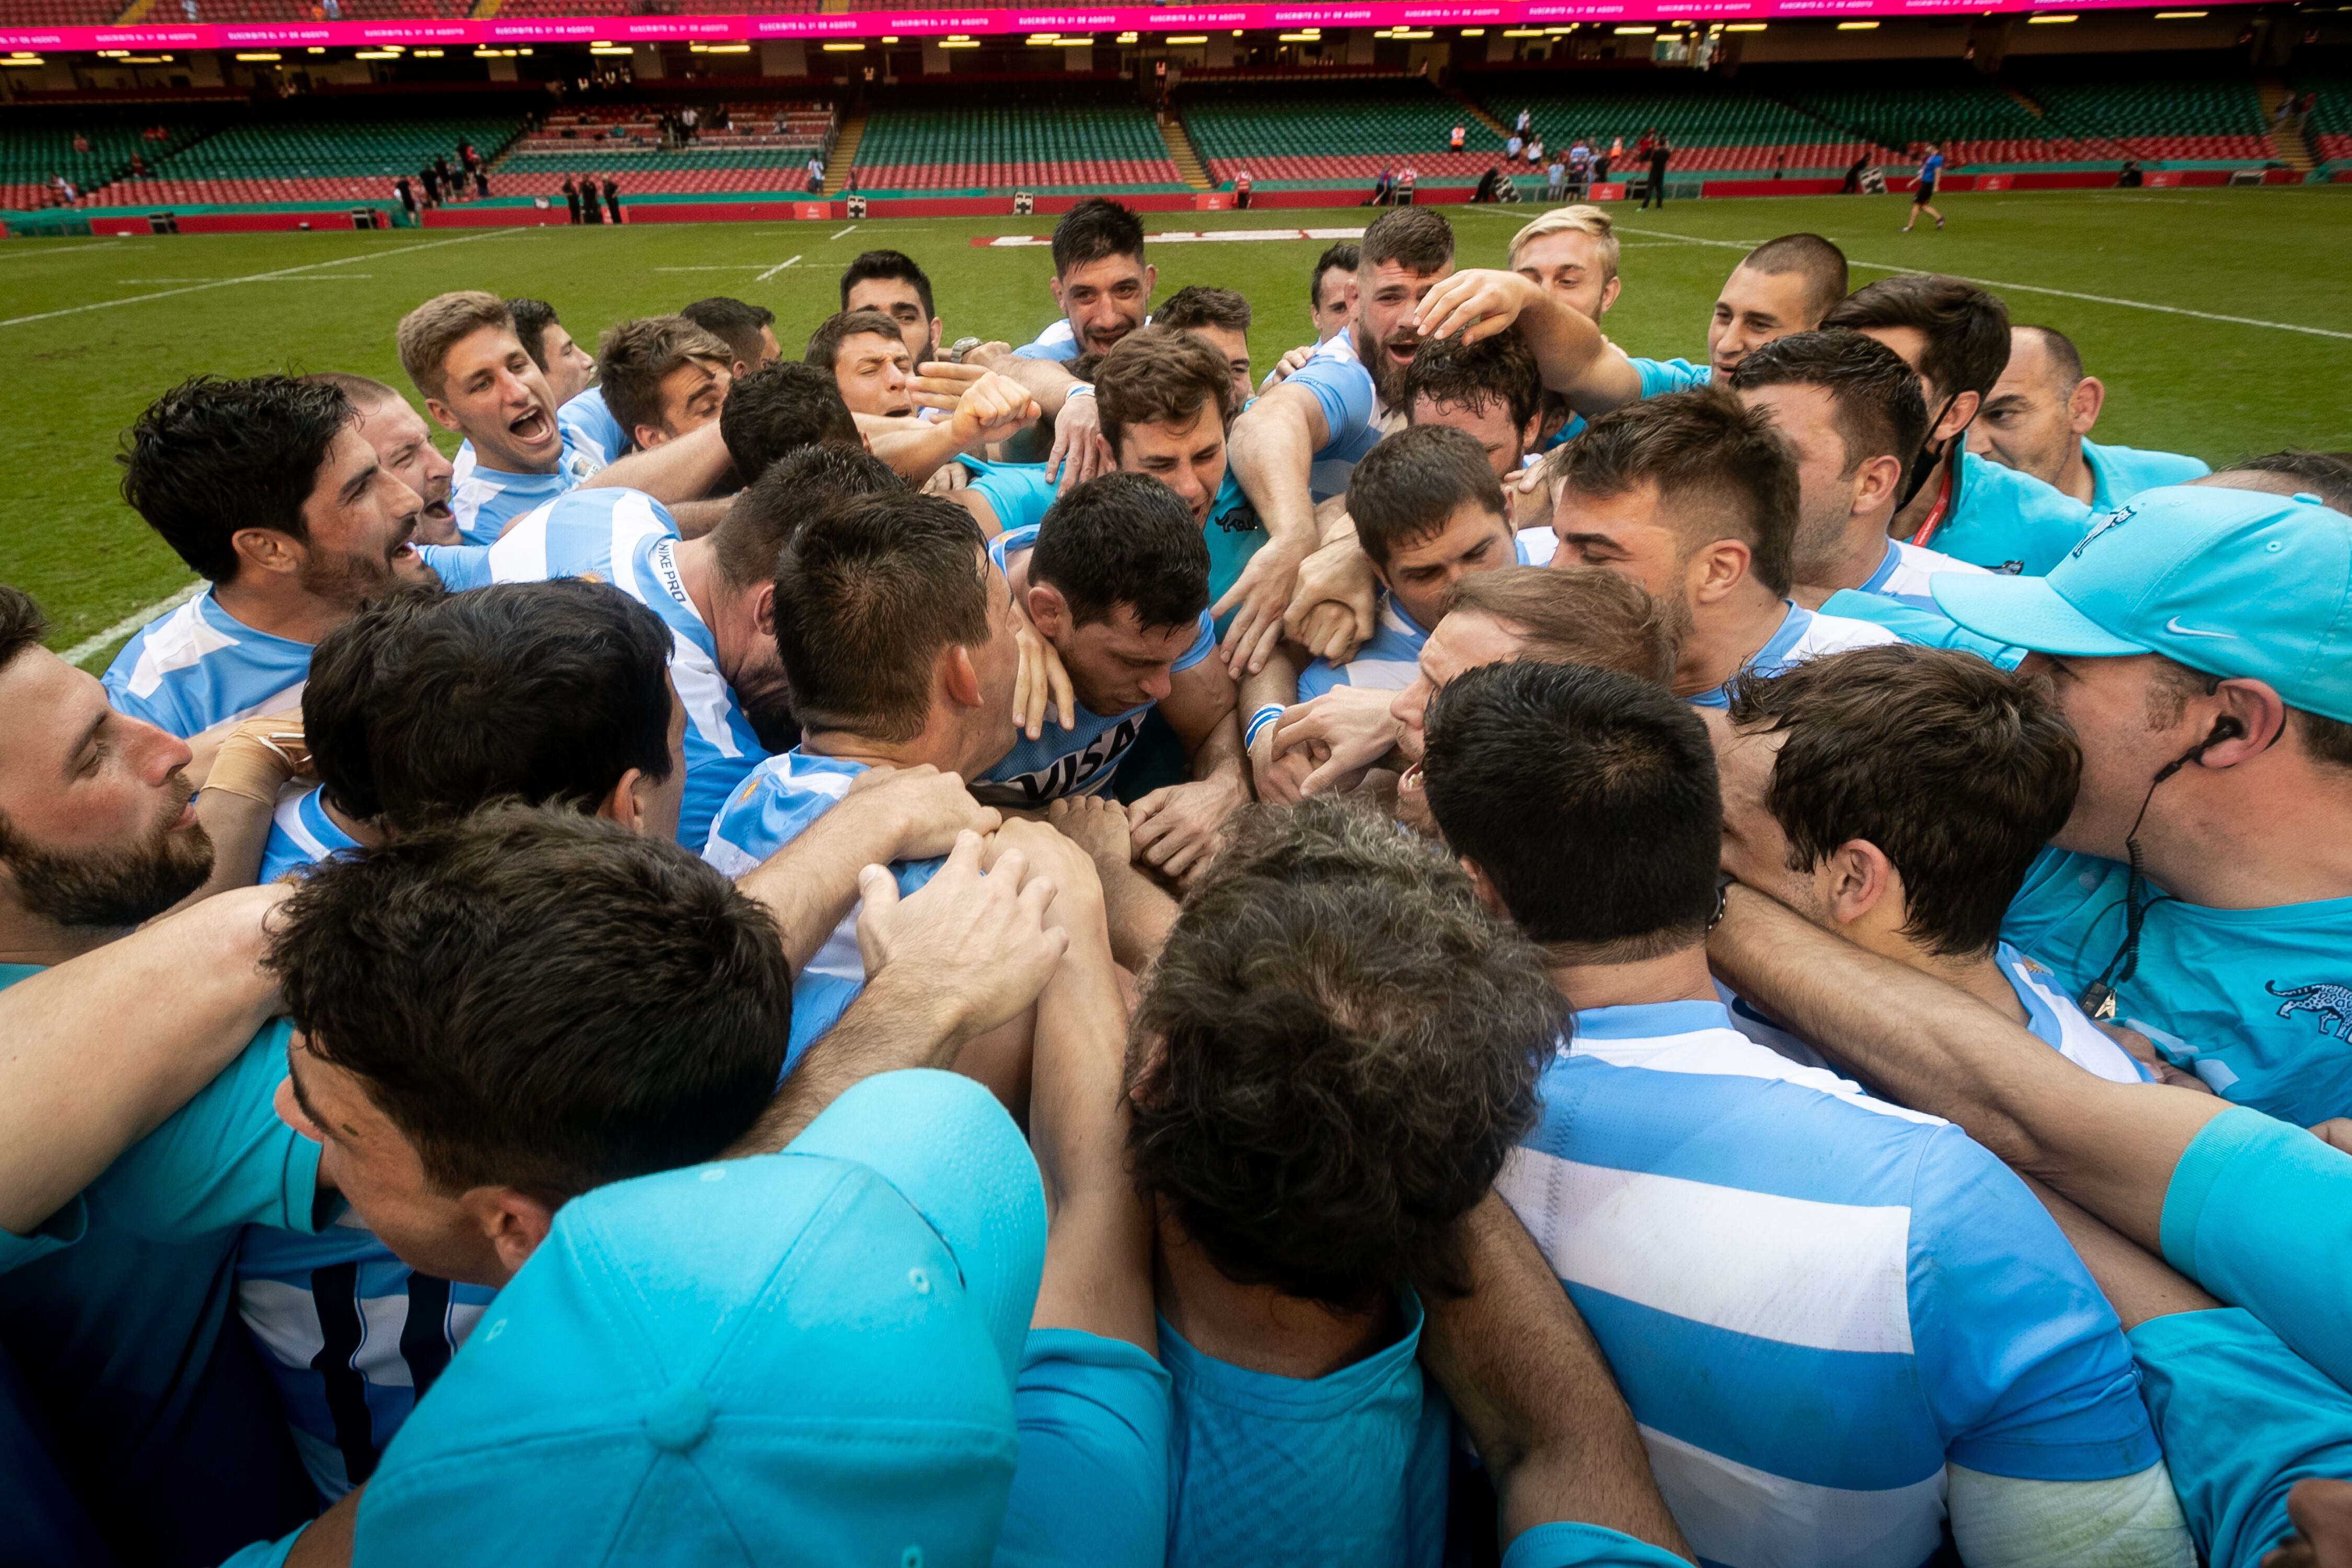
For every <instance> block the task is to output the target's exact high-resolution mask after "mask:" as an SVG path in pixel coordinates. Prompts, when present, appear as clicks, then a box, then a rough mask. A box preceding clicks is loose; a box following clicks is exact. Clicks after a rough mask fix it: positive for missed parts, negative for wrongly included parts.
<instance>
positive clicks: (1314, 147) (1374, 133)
mask: <svg viewBox="0 0 2352 1568" xmlns="http://www.w3.org/2000/svg"><path fill="white" fill-rule="evenodd" d="M1321 75H1322V73H1319V72H1318V73H1316V75H1315V76H1314V77H1300V76H1292V77H1280V78H1272V79H1265V78H1258V79H1246V78H1244V79H1230V80H1223V81H1221V80H1218V79H1216V73H1214V72H1207V71H1203V72H1194V73H1190V74H1188V75H1187V77H1186V78H1185V81H1184V85H1183V88H1182V89H1181V97H1180V100H1179V107H1180V109H1181V112H1182V116H1183V121H1184V128H1185V130H1186V131H1187V132H1190V133H1191V135H1192V144H1193V145H1194V146H1195V147H1197V148H1199V149H1200V152H1201V157H1202V161H1203V162H1205V163H1207V164H1208V166H1209V174H1210V176H1211V177H1212V178H1213V179H1214V180H1215V181H1216V182H1217V183H1218V184H1227V183H1229V182H1230V181H1231V180H1232V179H1233V177H1234V172H1235V171H1236V170H1238V169H1240V168H1241V167H1243V166H1244V164H1246V165H1247V166H1248V168H1249V172H1250V177H1251V180H1252V182H1253V183H1254V184H1255V185H1256V186H1257V187H1258V188H1259V189H1261V190H1283V189H1294V190H1295V189H1299V188H1302V187H1307V188H1314V187H1329V186H1337V185H1356V184H1369V183H1370V181H1371V180H1372V179H1373V178H1374V177H1375V176H1377V175H1378V174H1380V171H1381V165H1382V164H1384V163H1387V164H1393V163H1396V161H1397V160H1398V159H1400V158H1402V157H1407V156H1410V157H1411V159H1412V164H1413V168H1414V169H1415V170H1416V171H1417V172H1418V173H1419V174H1420V175H1421V176H1422V178H1423V179H1430V178H1433V177H1439V176H1443V177H1447V178H1453V177H1459V176H1469V177H1472V178H1475V177H1476V176H1477V175H1478V174H1483V173H1485V172H1486V168H1487V167H1488V166H1489V165H1490V164H1492V163H1495V162H1496V160H1497V159H1499V158H1500V157H1501V156H1502V152H1503V138H1502V136H1501V135H1500V134H1499V133H1498V132H1496V131H1495V129H1494V128H1493V127H1492V126H1489V125H1487V124H1486V123H1485V122H1484V121H1480V120H1479V119H1478V117H1477V116H1476V115H1475V114H1473V113H1471V112H1470V111H1469V110H1466V109H1465V108H1464V107H1463V106H1462V105H1461V104H1459V103H1457V102H1455V101H1454V100H1452V99H1449V98H1447V97H1445V96H1444V94H1442V93H1440V92H1439V91H1438V90H1437V89H1435V88H1433V87H1432V86H1430V85H1429V83H1428V82H1427V81H1425V80H1423V79H1421V78H1418V77H1410V76H1406V75H1404V74H1403V73H1402V71H1399V72H1396V73H1394V74H1392V75H1388V76H1383V77H1379V78H1374V79H1360V78H1358V79H1349V78H1342V79H1339V80H1327V79H1318V78H1319V77H1320V76H1321ZM1455 125H1460V126H1462V127H1463V129H1464V131H1465V132H1466V134H1465V137H1464V141H1463V148H1464V150H1463V151H1462V152H1459V153H1454V152H1449V151H1448V150H1447V148H1446V132H1448V131H1450V130H1451V129H1452V128H1453V127H1454V126H1455Z"/></svg>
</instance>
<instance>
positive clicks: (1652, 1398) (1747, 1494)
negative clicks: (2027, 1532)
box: [1496, 1002, 2159, 1568]
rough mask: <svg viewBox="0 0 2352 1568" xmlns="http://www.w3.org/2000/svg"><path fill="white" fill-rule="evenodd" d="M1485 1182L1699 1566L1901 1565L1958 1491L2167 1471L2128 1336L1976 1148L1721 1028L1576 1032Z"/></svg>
mask: <svg viewBox="0 0 2352 1568" xmlns="http://www.w3.org/2000/svg"><path fill="white" fill-rule="evenodd" d="M1541 1093H1542V1097H1543V1110H1542V1115H1541V1119H1540V1120H1539V1121H1538V1124H1537V1127H1536V1129H1535V1131H1533V1132H1532V1133H1530V1134H1529V1135H1528V1138H1527V1139H1526V1140H1525V1141H1524V1142H1523V1143H1522V1145H1521V1147H1519V1148H1518V1149H1517V1150H1514V1151H1513V1152H1512V1153H1511V1155H1510V1157H1509V1159H1508V1160H1507V1162H1506V1163H1505V1165H1504V1168H1503V1174H1502V1176H1501V1178H1500V1179H1499V1181H1498V1182H1497V1183H1496V1185H1497V1187H1498V1189H1499V1190H1500V1191H1501V1193H1502V1194H1503V1196H1504V1198H1505V1199H1506V1200H1507V1201H1508V1202H1509V1204H1510V1205H1511V1206H1512V1208H1513V1209H1514V1210H1515V1211H1516V1212H1517V1214H1518V1216H1519V1218H1520V1219H1521V1220H1522V1221H1524V1222H1525V1223H1526V1225H1527V1226H1528V1231H1529V1232H1530V1234H1532V1235H1533V1236H1534V1237H1535V1238H1536V1241H1537V1244H1538V1246H1539V1247H1541V1248H1542V1249H1543V1252H1544V1255H1545V1256H1546V1258H1549V1260H1550V1262H1551V1265H1552V1268H1553V1270H1554V1272H1556V1273H1557V1274H1558V1275H1559V1279H1560V1282H1561V1284H1562V1285H1563V1286H1564V1287H1565V1288H1566V1289H1567V1290H1568V1292H1569V1295H1570V1297H1571V1298H1572V1299H1573V1300H1575V1302H1576V1305H1577V1307H1578V1309H1579V1310H1580V1311H1581V1312H1582V1313H1583V1315H1584V1318H1585V1321H1587V1322H1588V1323H1590V1324H1591V1328H1592V1332H1593V1335H1594V1337H1595V1338H1596V1339H1597V1340H1598V1341H1599V1342H1600V1344H1601V1350H1602V1352H1604V1353H1605V1354H1606V1355H1607V1356H1608V1358H1609V1364H1610V1365H1611V1367H1612V1368H1613V1369H1614V1370H1615V1372H1616V1373H1617V1380H1618V1383H1619V1384H1620V1386H1622V1389H1623V1390H1624V1394H1625V1398H1626V1402H1627V1403H1628V1404H1629V1405H1631V1406H1632V1408H1633V1419H1634V1421H1635V1423H1636V1424H1637V1425H1638V1426H1639V1427H1640V1428H1641V1432H1642V1436H1643V1441H1644V1442H1645V1444H1646V1445H1647V1447H1648V1448H1649V1453H1650V1462H1651V1466H1652V1468H1653V1469H1654V1471H1655V1473H1656V1476H1657V1480H1658V1488H1659V1489H1660V1491H1662V1492H1663V1493H1664V1496H1665V1500H1666V1504H1667V1507H1668V1508H1670V1509H1671V1510H1673V1511H1674V1515H1675V1521H1676V1522H1678V1523H1679V1524H1680V1525H1681V1526H1682V1529H1683V1533H1684V1534H1685V1536H1686V1537H1687V1538H1688V1539H1689V1541H1690V1543H1691V1545H1692V1546H1693V1547H1694V1548H1696V1551H1697V1552H1698V1555H1699V1560H1700V1562H1701V1563H1708V1564H1717V1565H1721V1568H1762V1565H1766V1564H1769V1565H1772V1568H1783V1565H1785V1568H1912V1565H1914V1564H1920V1563H1927V1561H1928V1560H1929V1559H1931V1558H1933V1557H1934V1556H1935V1555H1936V1553H1937V1551H1938V1550H1939V1549H1940V1546H1941V1542H1942V1531H1943V1523H1944V1517H1945V1487H1946V1475H1945V1466H1946V1465H1947V1464H1948V1463H1949V1464H1953V1465H1958V1466H1962V1467H1965V1468H1969V1469H1971V1470H1975V1471H1978V1472H1979V1473H1982V1474H1987V1475H1993V1476H2001V1477H2008V1478H2013V1479H2029V1480H2042V1481H2093V1480H2108V1479H2116V1478H2119V1477H2124V1476H2133V1475H2137V1474H2139V1473H2140V1472H2141V1471H2143V1470H2146V1469H2147V1468H2149V1467H2150V1466H2152V1465H2154V1464H2155V1463H2156V1462H2157V1461H2158V1458H2159V1455H2158V1452H2157V1446H2156V1441H2155V1438H2154V1436H2153V1435H2152V1434H2151V1432H2150V1430H2149V1427H2148V1420H2147V1411H2146V1410H2145V1409H2143V1408H2142V1407H2141V1405H2140V1401H2139V1392H2138V1380H2137V1374H2136V1373H2135V1372H2134V1370H2133V1366H2132V1361H2131V1352H2130V1350H2129V1348H2128V1347H2127V1346H2126V1343H2125V1342H2124V1338H2123V1333H2122V1330H2121V1326H2120V1325H2119V1324H2118V1323H2117V1321H2116V1316H2115V1314H2114V1313H2113V1312H2112V1311H2110V1310H2108V1308H2107V1304H2106V1302H2105V1300H2103V1299H2102V1298H2101V1297H2100V1295H2099V1292H2098V1289H2097V1287H2096V1286H2095V1285H2094V1284H2093V1283H2092V1281H2091V1278H2090V1275H2089V1274H2088V1272H2087V1271H2085V1270H2084V1268H2083V1265H2082V1262H2081V1260H2080V1259H2078V1258H2076V1257H2075V1256H2074V1250H2073V1249H2072V1248H2071V1247H2068V1246H2067V1244H2066V1241H2065V1238H2064V1237H2063V1236H2062V1235H2060V1233H2059V1231H2058V1227H2057V1226H2056V1225H2055V1224H2053V1222H2052V1220H2051V1219H2050V1216H2049V1215H2048V1214H2047V1213H2046V1212H2044V1210H2043V1209H2042V1205H2041V1204H2040V1203H2038V1202H2037V1201H2036V1200H2035V1199H2034V1197H2033V1195H2032V1193H2030V1192H2028V1191H2027V1190H2026V1188H2025V1186H2024V1184H2022V1183H2021V1182H2020V1181H2019V1180H2018V1179H2017V1178H2016V1177H2015V1176H2014V1175H2012V1174H2011V1173H2010V1172H2009V1170H2008V1169H2007V1168H2006V1167H2005V1166H2003V1165H2002V1164H2001V1163H2000V1161H1999V1160H1997V1159H1995V1158H1994V1157H1993V1156H1992V1155H1991V1154H1990V1153H1989V1152H1986V1150H1984V1149H1983V1148H1982V1147H1981V1146H1979V1144H1977V1143H1975V1142H1971V1141H1970V1140H1969V1137H1968V1136H1967V1134H1965V1133H1963V1132H1962V1131H1960V1130H1959V1129H1958V1128H1957V1127H1953V1126H1951V1125H1949V1124H1948V1123H1946V1122H1943V1121H1938V1120H1937V1119H1936V1118H1934V1117H1931V1116H1923V1115H1920V1114H1918V1113H1916V1112H1914V1111H1909V1110H1902V1109H1900V1108H1898V1107H1895V1106H1892V1105H1888V1104H1885V1103H1883V1102H1881V1101H1879V1100H1873V1099H1871V1098H1870V1097H1869V1096H1867V1095H1865V1094H1864V1093H1863V1091H1862V1090H1861V1089H1859V1088H1857V1087H1856V1086H1854V1085H1853V1084H1852V1083H1849V1082H1847V1081H1845V1080H1844V1079H1840V1078H1838V1077H1837V1076H1836V1075H1834V1074H1832V1073H1829V1072H1825V1071H1822V1070H1821V1069H1819V1068H1807V1067H1802V1066H1800V1065H1798V1064H1797V1063H1794V1062H1791V1061H1789V1060H1787V1059H1785V1058H1781V1057H1780V1056H1777V1055H1775V1054H1774V1053H1773V1052H1771V1051H1769V1050H1767V1049H1766V1048H1765V1047H1762V1046H1759V1045H1757V1044H1756V1043H1755V1042H1753V1041H1751V1040H1749V1039H1748V1038H1746V1037H1743V1036H1742V1035H1740V1034H1739V1033H1738V1031H1737V1030H1736V1029H1734V1028H1733V1027H1732V1024H1731V1019H1730V1017H1729V1016H1728V1015H1727V1013H1726V1012H1725V1010H1724V1009H1723V1007H1722V1006H1721V1005H1718V1004H1717V1003H1713V1002H1667V1003H1661V1004H1654V1005H1645V1006H1629V1007H1607V1008H1600V1009H1596V1010H1593V1011H1590V1012H1585V1013H1580V1014H1579V1015H1578V1016H1577V1019H1576V1029H1575V1037H1574V1044H1573V1047H1563V1048H1562V1049H1561V1050H1560V1051H1559V1054H1558V1055H1557V1056H1556V1057H1555V1058H1554V1059H1553V1060H1552V1062H1551V1063H1550V1064H1549V1066H1548V1067H1547V1068H1545V1071H1544V1076H1543V1079H1542V1083H1541Z"/></svg>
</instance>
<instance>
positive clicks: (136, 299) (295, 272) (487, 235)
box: [0, 228, 514, 327]
mask: <svg viewBox="0 0 2352 1568" xmlns="http://www.w3.org/2000/svg"><path fill="white" fill-rule="evenodd" d="M513 232H514V231H513V230H510V229H497V228H494V229H487V230H485V231H483V232H482V233H480V234H467V235H460V236H458V237H457V238H455V239H431V240H427V241H425V243H424V244H422V245H404V246H402V247H400V248H399V249H397V250H379V251H373V252H369V251H362V252H361V253H360V254H358V255H356V256H345V257H340V258H337V259H335V260H333V261H306V262H304V263H303V264H302V265H301V266H299V267H281V268H278V270H276V271H275V272H252V273H247V275H246V276H244V277H242V278H216V279H214V280H213V281H211V282H209V283H191V284H189V285H188V286H186V287H185V288H183V289H158V290H157V291H156V292H154V293H152V294H131V295H126V296H125V297H123V298H122V299H120V300H93V301H92V302H90V303H89V304H87V305H68V306H66V307H65V308H64V309H62V310H39V311H36V312H35V313H34V314H32V315H29V316H10V317H8V318H7V319H6V320H5V321H0V327H21V326H23V325H25V324H26V322H27V321H55V320H57V319H58V317H60V316H79V315H80V314H81V313H82V312H83V311H85V310H112V309H113V308H114V307H115V306H117V305H142V304H145V303H146V302H147V301H148V300H169V299H173V298H174V297H175V296H178V295H181V294H200V293H202V292H204V291H205V289H226V288H228V287H229V286H230V285H232V284H236V283H268V282H273V281H276V280H278V279H285V278H296V277H299V276H300V275H301V274H303V273H306V272H316V271H318V270H319V269H320V268H323V267H348V266H350V265H351V264H352V262H354V261H377V260H381V259H383V258H385V257H391V256H404V255H406V254H407V253H409V252H410V251H415V250H438V249H440V248H441V247H443V246H446V245H471V244H473V243H474V242H475V241H476V240H478V239H502V238H505V237H508V236H509V235H510V234H512V233H513Z"/></svg>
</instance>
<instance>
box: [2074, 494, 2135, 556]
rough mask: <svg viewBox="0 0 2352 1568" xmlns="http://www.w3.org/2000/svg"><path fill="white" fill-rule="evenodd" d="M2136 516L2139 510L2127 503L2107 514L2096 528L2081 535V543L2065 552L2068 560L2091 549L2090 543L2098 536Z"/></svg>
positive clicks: (2119, 526)
mask: <svg viewBox="0 0 2352 1568" xmlns="http://www.w3.org/2000/svg"><path fill="white" fill-rule="evenodd" d="M2138 514H2139V508H2137V507H2136V506H2133V505H2131V504H2129V503H2128V502H2126V504H2124V505H2122V506H2119V507H2117V508H2116V510H2113V511H2111V512H2109V513H2107V514H2106V516H2105V517H2103V518H2101V519H2100V520H2099V522H2098V526H2097V527H2095V528H2094V529H2092V530H2091V531H2090V532H2088V533H2086V534H2084V535H2083V542H2082V543H2080V544H2077V545H2076V546H2074V549H2073V550H2071V551H2068V552H2067V556H2068V559H2070V560H2071V559H2073V558H2074V557H2075V556H2078V555H2080V554H2082V553H2083V552H2084V551H2085V550H2087V549H2089V548H2090V547H2091V541H2093V540H2094V539H2096V538H2098V537H2099V535H2101V534H2103V533H2107V532H2111V531H2114V530H2116V529H2118V528H2121V527H2122V526H2123V525H2124V524H2125V523H2127V522H2129V521H2131V520H2132V519H2133V518H2134V517H2136V516H2137V515H2138Z"/></svg>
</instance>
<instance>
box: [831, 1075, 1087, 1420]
mask: <svg viewBox="0 0 2352 1568" xmlns="http://www.w3.org/2000/svg"><path fill="white" fill-rule="evenodd" d="M789 1148H790V1149H791V1150H792V1151H793V1152H795V1153H802V1154H830V1155H832V1156H833V1157H835V1159H841V1160H855V1161H856V1162H857V1163H859V1164H862V1165H865V1166H866V1167H867V1168H868V1169H870V1170H872V1171H873V1172H875V1173H877V1175H879V1176H881V1178H882V1179H883V1180H884V1181H886V1182H888V1183H889V1184H891V1185H892V1186H893V1187H896V1188H897V1189H898V1194H899V1196H901V1197H903V1198H905V1199H906V1200H907V1202H908V1204H910V1205H913V1206H914V1208H915V1210H916V1212H917V1213H919V1214H920V1215H922V1216H923V1218H924V1219H925V1220H926V1221H928V1222H929V1225H930V1227H931V1228H932V1229H933V1230H934V1231H936V1232H938V1233H939V1237H940V1241H941V1242H943V1243H945V1244H946V1246H947V1249H948V1251H949V1252H950V1253H952V1254H953V1255H954V1257H955V1260H956V1266H957V1268H960V1269H961V1271H962V1273H963V1281H964V1289H966V1290H967V1291H968V1292H970V1294H971V1299H972V1300H973V1302H974V1303H975V1304H977V1305H978V1306H979V1307H980V1308H981V1310H982V1312H983V1313H984V1314H985V1316H986V1320H987V1321H988V1324H989V1327H990V1331H991V1335H992V1338H993V1339H994V1341H995V1342H996V1349H997V1353H998V1355H999V1356H1000V1358H1001V1359H1002V1360H1003V1363H1004V1381H1005V1383H1006V1384H1007V1385H1008V1386H1009V1385H1011V1384H1013V1383H1014V1382H1015V1381H1016V1380H1017V1379H1018V1377H1019V1374H1020V1369H1021V1346H1022V1341H1023V1340H1024V1338H1025V1337H1026V1335H1027V1333H1028V1331H1029V1314H1030V1312H1031V1311H1032V1310H1034V1308H1035V1307H1036V1305H1037V1281H1038V1279H1039V1277H1040V1276H1041V1275H1043V1274H1044V1272H1045V1185H1044V1183H1043V1181H1042V1179H1041V1178H1040V1177H1039V1176H1038V1174H1037V1162H1036V1161H1035V1160H1034V1158H1032V1157H1031V1155H1030V1153H1029V1145H1028V1144H1027V1143H1026V1142H1023V1141H1022V1137H1021V1130H1020V1129H1019V1128H1018V1127H1015V1126H1014V1125H1013V1118H1012V1117H1010V1116H1008V1115H1006V1114H1005V1112H1004V1107H1003V1106H1002V1105H1000V1104H998V1103H997V1100H996V1097H995V1096H994V1095H992V1094H991V1093H989V1091H988V1090H987V1089H983V1088H982V1087H981V1086H980V1085H979V1084H978V1083H975V1082H974V1081H973V1080H971V1079H968V1078H964V1077H962V1076H961V1075H960V1074H956V1073H951V1072H935V1071H932V1070H930V1069H929V1068H908V1069H907V1070H905V1071H901V1072H887V1073H881V1074H878V1075H877V1076H876V1077H873V1078H869V1079H866V1080H865V1081H863V1082H862V1083H858V1084H856V1085H853V1086H852V1087H851V1088H850V1089H848V1090H847V1091H845V1093H844V1094H843V1095H842V1096H841V1097H840V1098H839V1099H838V1100H835V1101H834V1102H833V1103H832V1104H831V1105H828V1106H826V1107H825V1108H824V1110H823V1111H822V1112H820V1113H819V1114H818V1116H817V1118H816V1120H815V1121H812V1122H810V1123H809V1124H808V1127H807V1129H806V1130H805V1131H803V1132H802V1133H801V1135H800V1136H799V1137H797V1138H795V1139H793V1142H791V1144H790V1145H789Z"/></svg>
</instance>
